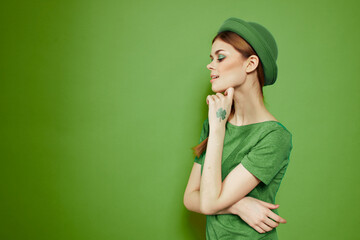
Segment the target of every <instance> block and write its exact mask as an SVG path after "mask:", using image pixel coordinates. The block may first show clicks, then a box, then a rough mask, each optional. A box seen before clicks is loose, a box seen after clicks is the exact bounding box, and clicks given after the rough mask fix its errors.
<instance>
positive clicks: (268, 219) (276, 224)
mask: <svg viewBox="0 0 360 240" xmlns="http://www.w3.org/2000/svg"><path fill="white" fill-rule="evenodd" d="M264 223H265V224H266V225H268V226H269V227H272V228H276V227H277V226H279V223H277V222H275V221H273V220H272V219H270V218H266V220H265V221H264Z"/></svg>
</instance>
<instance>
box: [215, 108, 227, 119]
mask: <svg viewBox="0 0 360 240" xmlns="http://www.w3.org/2000/svg"><path fill="white" fill-rule="evenodd" d="M225 116H226V111H225V109H222V108H220V109H219V110H218V111H217V112H216V117H218V118H219V120H220V122H221V119H222V120H224V119H225Z"/></svg>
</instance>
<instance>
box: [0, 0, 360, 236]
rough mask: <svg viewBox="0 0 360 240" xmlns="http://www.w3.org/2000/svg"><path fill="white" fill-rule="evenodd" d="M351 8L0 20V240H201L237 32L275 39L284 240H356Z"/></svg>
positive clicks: (49, 10)
mask: <svg viewBox="0 0 360 240" xmlns="http://www.w3.org/2000/svg"><path fill="white" fill-rule="evenodd" d="M358 10H359V4H358V3H357V1H324V0H322V1H310V0H306V1H300V2H299V1H286V0H282V1H280V0H277V1H273V0H271V1H269V0H262V1H239V0H228V1H209V0H206V1H205V0H202V1H190V0H187V1H145V0H142V1H132V2H130V1H105V0H101V1H100V0H98V1H90V0H87V1H85V0H82V1H80V0H71V1H70V0H68V1H7V2H2V3H1V4H0V20H1V29H0V30H1V32H0V34H1V35H0V36H1V37H0V79H1V87H0V89H1V90H0V91H1V92H0V107H1V113H0V116H1V172H0V180H1V181H0V187H1V191H0V239H1V240H3V239H4V240H14V239H21V240H26V239H34V240H42V239H46V240H49V239H51V240H57V239H64V240H68V239H76V240H82V239H86V240H92V239H111V240H112V239H180V240H182V239H204V236H205V216H204V215H201V214H197V213H194V212H190V211H188V210H187V209H186V208H185V207H184V205H183V194H184V190H185V187H186V184H187V181H188V177H189V174H190V170H191V167H192V165H193V159H194V157H193V153H192V150H191V147H193V146H195V145H196V144H197V143H198V140H199V137H200V132H201V127H202V122H203V120H204V119H205V118H206V117H207V105H206V100H205V99H206V96H207V95H208V94H213V93H212V91H211V85H210V82H209V80H210V76H209V75H210V71H209V70H208V69H207V68H206V65H207V64H208V63H209V62H210V58H209V54H210V51H211V40H212V38H213V37H214V36H215V34H216V31H217V29H218V28H219V27H220V24H221V23H222V22H223V21H224V20H225V19H227V18H228V17H232V16H233V17H239V18H242V19H245V20H247V21H254V22H259V23H260V24H262V25H264V26H265V27H267V28H268V29H269V30H270V31H271V32H272V33H273V35H274V37H275V39H276V41H277V44H278V48H279V56H278V67H279V73H278V79H277V82H276V84H275V85H273V86H268V87H265V88H264V94H265V102H266V106H267V108H268V110H269V111H270V112H271V113H272V114H273V115H274V116H275V117H276V118H277V119H278V120H279V121H280V122H281V123H282V124H284V125H285V126H286V127H287V128H288V129H289V130H290V131H291V132H292V134H293V145H294V148H293V151H292V154H291V159H290V165H289V167H288V170H287V173H286V175H285V178H284V180H283V182H282V185H281V187H280V190H279V192H278V195H277V199H276V203H278V204H280V207H279V214H280V216H282V217H284V218H285V219H286V220H287V221H288V223H287V224H283V225H280V226H279V227H278V234H279V238H280V239H292V240H296V239H308V240H311V239H314V240H318V239H327V240H329V239H354V236H356V234H357V233H356V230H357V229H358V225H359V215H360V211H359V205H358V203H359V202H360V189H359V185H358V184H359V180H358V171H359V166H360V164H359V160H358V159H359V157H358V156H359V155H360V147H359V144H360V139H359V135H360V127H359V123H360V111H359V109H360V94H359V90H360V81H359V74H360V72H359V71H360V68H359V54H360V47H359V40H360V31H359V27H358V26H359V23H360V17H359V14H358V12H359V11H358Z"/></svg>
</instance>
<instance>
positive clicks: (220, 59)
mask: <svg viewBox="0 0 360 240" xmlns="http://www.w3.org/2000/svg"><path fill="white" fill-rule="evenodd" d="M221 56H224V55H221ZM224 58H225V56H224V57H223V58H218V59H217V60H218V61H219V62H221V61H222V60H224ZM212 61H213V59H211V60H210V62H212Z"/></svg>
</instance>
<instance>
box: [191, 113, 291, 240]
mask: <svg viewBox="0 0 360 240" xmlns="http://www.w3.org/2000/svg"><path fill="white" fill-rule="evenodd" d="M208 134H209V121H208V118H206V119H205V121H204V123H203V128H202V131H201V136H200V140H199V143H200V142H202V141H203V140H204V139H205V138H206V137H208ZM291 150H292V134H291V133H290V132H289V131H288V129H286V128H285V126H284V125H282V124H281V123H280V122H277V121H265V122H258V123H253V124H248V125H243V126H236V125H232V124H231V123H229V122H226V125H225V138H224V146H223V154H222V160H221V175H222V181H224V179H225V178H226V176H227V175H228V174H229V173H230V172H231V170H233V169H234V168H235V167H236V166H237V165H238V164H240V163H242V165H243V166H244V167H245V168H246V169H247V170H248V171H249V172H251V173H252V174H253V175H255V176H256V177H257V178H259V179H260V180H261V182H260V183H259V184H258V185H257V186H256V187H255V188H254V189H253V190H252V191H251V192H250V193H248V195H247V196H251V197H254V198H257V199H260V200H262V201H265V202H269V203H273V204H275V196H276V193H277V191H278V190H279V187H280V183H281V180H282V179H283V177H284V174H285V171H286V168H287V166H288V164H289V160H290V159H289V156H290V152H291ZM205 155H206V150H205V151H204V152H203V153H202V154H201V156H200V157H199V158H198V157H195V160H194V162H197V163H199V164H201V174H202V172H203V167H204V165H203V163H204V160H205ZM271 211H273V212H274V213H276V214H278V210H277V209H271ZM206 239H207V240H227V239H228V240H240V239H251V240H256V239H263V240H265V239H266V240H277V239H278V236H277V232H276V228H273V229H272V230H271V231H269V232H266V233H259V232H257V231H256V230H255V229H253V228H252V227H250V226H249V225H248V224H247V223H246V222H245V221H243V220H242V219H241V218H240V217H239V216H238V215H235V214H219V215H206Z"/></svg>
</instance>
